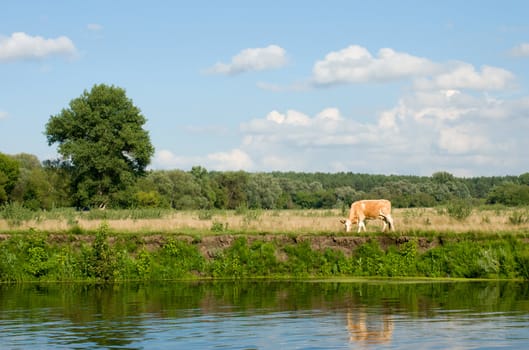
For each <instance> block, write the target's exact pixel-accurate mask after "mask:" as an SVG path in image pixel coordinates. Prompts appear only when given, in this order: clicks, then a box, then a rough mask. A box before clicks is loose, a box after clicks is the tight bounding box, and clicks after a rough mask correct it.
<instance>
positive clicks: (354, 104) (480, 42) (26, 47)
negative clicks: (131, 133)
mask: <svg viewBox="0 0 529 350" xmlns="http://www.w3.org/2000/svg"><path fill="white" fill-rule="evenodd" d="M528 13H529V3H528V2H526V1H501V2H500V1H443V2H441V1H435V2H434V1H431V2H427V1H369V2H367V1H366V2H359V1H325V2H324V1H267V2H259V3H257V2H251V1H219V2H215V1H192V2H184V1H149V2H147V1H90V2H82V1H49V2H45V1H24V0H17V1H2V2H1V3H0V80H1V84H0V152H2V153H7V154H16V153H22V152H24V153H31V154H34V155H36V156H37V157H39V159H40V160H45V159H49V158H55V157H57V153H56V147H55V146H51V147H49V146H48V145H47V142H46V137H45V136H44V128H45V124H46V122H47V121H48V119H49V117H50V116H51V115H55V114H58V113H59V112H60V111H61V109H63V108H67V107H68V103H69V101H70V100H72V99H74V98H76V97H78V96H80V95H81V94H82V93H83V91H84V90H90V88H91V87H92V86H93V85H94V84H100V83H104V84H109V85H115V86H119V87H122V88H124V89H125V90H126V92H127V96H128V97H129V98H130V99H132V101H133V102H134V104H135V105H136V106H137V107H139V108H140V109H141V111H142V113H143V114H144V115H145V117H146V118H147V120H148V122H147V124H146V125H145V128H146V129H147V130H148V131H149V134H150V137H151V141H152V143H153V145H154V147H155V149H156V154H155V156H154V157H153V160H152V163H151V166H150V167H151V168H152V169H183V170H188V169H190V168H191V167H192V166H194V165H201V166H203V167H205V168H207V169H208V170H246V171H251V172H257V171H276V170H279V171H306V172H313V171H321V172H338V171H352V172H360V173H373V174H403V175H431V174H432V173H433V172H435V171H440V170H442V171H449V172H451V173H453V174H455V175H457V176H490V175H519V174H521V173H524V172H527V171H529V167H528V164H529V162H528V159H529V137H528V135H527V134H528V132H529V20H528V19H527V18H528V17H527V14H528Z"/></svg>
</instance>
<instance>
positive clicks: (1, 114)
mask: <svg viewBox="0 0 529 350" xmlns="http://www.w3.org/2000/svg"><path fill="white" fill-rule="evenodd" d="M6 118H7V112H4V111H0V120H2V119H6Z"/></svg>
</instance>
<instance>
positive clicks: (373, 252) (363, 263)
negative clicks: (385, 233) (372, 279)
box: [354, 239, 384, 276]
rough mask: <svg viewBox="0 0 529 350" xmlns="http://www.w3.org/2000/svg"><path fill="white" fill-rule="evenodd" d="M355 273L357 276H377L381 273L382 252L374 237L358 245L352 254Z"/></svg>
mask: <svg viewBox="0 0 529 350" xmlns="http://www.w3.org/2000/svg"><path fill="white" fill-rule="evenodd" d="M354 259H355V274H357V275H359V276H379V275H381V274H382V273H381V272H382V268H383V261H384V252H383V251H382V249H380V245H379V244H378V242H377V241H376V240H374V239H372V240H370V241H369V242H367V243H365V244H363V245H361V246H360V247H358V248H357V249H356V251H355V254H354Z"/></svg>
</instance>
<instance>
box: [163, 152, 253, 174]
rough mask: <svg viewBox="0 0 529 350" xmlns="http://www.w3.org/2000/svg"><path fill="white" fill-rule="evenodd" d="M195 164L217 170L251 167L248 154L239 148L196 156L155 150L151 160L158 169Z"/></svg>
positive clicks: (185, 167)
mask: <svg viewBox="0 0 529 350" xmlns="http://www.w3.org/2000/svg"><path fill="white" fill-rule="evenodd" d="M195 165H200V166H204V167H205V168H207V169H210V170H218V171H225V170H247V171H250V170H252V168H253V162H252V160H251V158H250V156H249V155H248V154H247V153H246V152H244V151H243V150H240V149H233V150H231V151H228V152H216V153H211V154H208V155H205V156H196V157H189V156H178V155H176V154H174V153H173V152H171V151H170V150H160V151H157V152H156V154H155V156H154V161H153V166H154V167H155V168H159V169H191V167H193V166H195Z"/></svg>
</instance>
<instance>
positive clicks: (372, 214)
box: [340, 199, 395, 232]
mask: <svg viewBox="0 0 529 350" xmlns="http://www.w3.org/2000/svg"><path fill="white" fill-rule="evenodd" d="M366 219H367V220H375V219H380V220H382V221H383V222H384V226H383V227H382V232H384V231H385V230H386V226H389V228H390V229H391V230H392V231H395V225H394V224H393V218H392V217H391V202H390V201H388V200H387V199H366V200H361V201H356V202H354V203H353V204H351V210H350V211H349V218H348V219H345V220H344V219H342V220H340V222H341V223H342V224H344V225H345V231H346V232H350V231H351V228H352V226H353V224H358V232H360V231H362V229H364V232H365V231H366V224H365V222H364V221H365V220H366Z"/></svg>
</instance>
